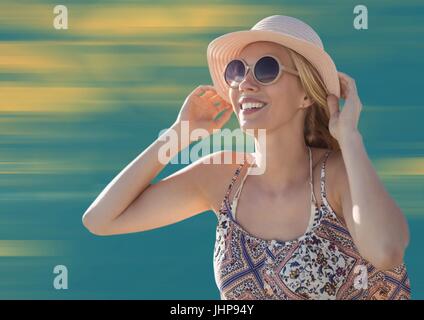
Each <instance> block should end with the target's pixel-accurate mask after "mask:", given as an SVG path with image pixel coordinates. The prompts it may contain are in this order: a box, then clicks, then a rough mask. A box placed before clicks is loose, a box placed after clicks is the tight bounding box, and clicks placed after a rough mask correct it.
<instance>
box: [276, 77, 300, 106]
mask: <svg viewBox="0 0 424 320" xmlns="http://www.w3.org/2000/svg"><path fill="white" fill-rule="evenodd" d="M270 89H271V88H270ZM270 94H271V95H272V100H273V102H274V105H278V106H279V109H280V110H281V111H283V112H290V113H291V112H293V111H295V110H296V109H297V107H298V104H299V97H300V96H301V88H299V85H298V84H297V82H296V81H295V80H292V79H290V80H287V79H286V81H283V80H282V81H281V82H279V83H278V84H277V85H276V86H275V87H273V88H272V92H270Z"/></svg>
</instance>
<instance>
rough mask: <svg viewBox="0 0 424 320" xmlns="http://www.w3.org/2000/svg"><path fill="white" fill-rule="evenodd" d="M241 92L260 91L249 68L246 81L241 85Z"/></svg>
mask: <svg viewBox="0 0 424 320" xmlns="http://www.w3.org/2000/svg"><path fill="white" fill-rule="evenodd" d="M239 90H240V91H247V90H250V91H255V90H258V84H257V83H256V80H255V78H254V77H253V74H252V70H251V69H250V68H249V69H248V70H247V74H246V76H245V77H244V79H243V80H242V81H241V82H240V83H239Z"/></svg>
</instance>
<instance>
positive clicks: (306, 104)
mask: <svg viewBox="0 0 424 320" xmlns="http://www.w3.org/2000/svg"><path fill="white" fill-rule="evenodd" d="M313 103H314V102H313V101H312V99H310V98H309V97H308V96H307V95H306V94H305V95H304V96H303V98H302V101H301V103H300V107H301V108H302V109H306V108H308V107H310V106H311V105H312V104H313Z"/></svg>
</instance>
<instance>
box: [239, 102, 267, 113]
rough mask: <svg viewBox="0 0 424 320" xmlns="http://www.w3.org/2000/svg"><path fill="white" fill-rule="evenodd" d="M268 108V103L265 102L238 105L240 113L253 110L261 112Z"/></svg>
mask: <svg viewBox="0 0 424 320" xmlns="http://www.w3.org/2000/svg"><path fill="white" fill-rule="evenodd" d="M266 106H268V103H265V102H255V103H253V102H248V103H242V104H239V107H240V110H241V111H255V110H261V109H263V108H265V107H266Z"/></svg>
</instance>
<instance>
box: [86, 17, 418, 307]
mask: <svg viewBox="0 0 424 320" xmlns="http://www.w3.org/2000/svg"><path fill="white" fill-rule="evenodd" d="M208 64H209V69H210V72H211V77H212V80H213V83H214V85H213V86H199V87H198V88H196V89H195V90H194V91H193V92H192V93H191V94H190V95H189V96H188V97H187V99H186V100H185V102H184V104H183V106H182V108H181V110H180V113H179V115H178V117H177V120H176V121H175V123H174V124H173V125H172V126H171V128H170V129H169V130H172V131H175V132H176V133H177V134H178V136H179V135H180V133H181V130H182V123H183V121H189V124H190V130H195V129H199V128H202V129H206V130H207V131H208V132H209V133H211V132H212V131H213V129H219V128H221V127H222V126H223V125H224V124H225V123H226V122H227V120H228V119H229V117H230V116H231V114H232V112H234V113H235V114H236V116H237V119H238V121H239V124H240V127H241V129H242V130H244V131H245V132H247V131H248V130H247V129H253V132H254V134H253V136H254V139H255V152H254V153H253V154H250V153H242V154H241V155H242V156H243V161H242V162H241V163H237V162H236V161H235V160H234V159H236V158H237V157H238V156H240V153H239V152H231V151H221V152H216V153H213V154H210V155H208V156H205V157H203V158H201V159H199V160H198V161H195V162H194V163H192V164H190V165H189V166H187V167H185V168H184V169H182V170H180V171H178V172H176V173H174V174H172V175H170V176H169V177H167V178H165V179H163V180H161V181H159V182H158V183H156V184H152V183H151V181H152V179H153V178H154V177H155V176H156V175H157V174H158V173H159V172H160V171H161V170H162V169H163V167H164V165H165V164H164V163H163V162H161V161H159V160H158V153H159V150H160V148H161V147H163V145H164V143H165V142H163V141H162V139H158V140H157V141H155V142H154V143H153V144H151V145H150V146H149V147H148V148H147V149H146V150H144V151H143V152H142V153H141V154H140V155H139V156H138V157H136V159H134V160H133V161H132V162H131V163H130V164H129V165H128V166H127V167H126V168H125V169H124V170H122V172H121V173H120V174H119V175H118V176H117V177H115V178H114V179H113V180H112V182H111V183H109V185H108V186H107V187H106V188H105V189H104V190H103V191H102V193H101V194H100V195H99V196H98V198H97V199H96V200H95V201H94V202H93V204H92V205H91V206H90V207H89V208H88V209H87V211H86V213H85V214H84V216H83V223H84V225H85V226H86V227H87V228H88V229H89V230H90V231H91V232H92V233H94V234H97V235H112V234H122V233H130V232H137V231H144V230H150V229H154V228H158V227H161V226H165V225H169V224H172V223H176V222H178V221H181V220H184V219H187V218H189V217H191V216H194V215H196V214H199V213H201V212H204V211H207V210H213V211H214V212H215V213H216V214H217V218H218V225H217V228H216V243H215V250H214V260H213V261H214V269H215V280H216V283H217V285H218V288H219V290H220V294H221V298H222V299H409V298H410V287H409V278H408V275H407V271H406V268H405V265H404V263H403V256H404V252H405V249H406V247H407V245H408V242H409V231H408V225H407V222H406V219H405V217H404V215H403V213H402V212H401V210H400V209H399V207H398V206H397V205H396V203H395V202H394V201H393V199H392V198H391V197H390V196H389V195H388V193H387V192H386V190H385V188H384V186H383V185H382V183H381V182H380V181H379V179H378V176H377V174H376V172H375V171H374V169H373V167H372V165H371V163H370V161H369V159H368V156H367V154H366V151H365V148H364V145H363V143H362V137H361V135H360V133H359V132H358V128H357V125H358V120H359V114H360V111H361V108H362V106H361V102H360V99H359V97H358V94H357V91H356V87H355V82H354V80H353V79H351V78H350V77H349V76H347V75H346V74H344V73H337V70H336V67H335V65H334V63H333V61H332V59H331V58H330V56H329V55H328V54H327V53H326V52H325V51H324V49H323V45H322V42H321V40H320V38H319V36H318V35H317V34H316V33H315V31H314V30H313V29H312V28H311V27H310V26H308V25H307V24H305V23H304V22H302V21H300V20H298V19H295V18H292V17H287V16H271V17H267V18H265V19H263V20H261V21H259V22H258V23H257V24H256V25H255V26H254V27H253V28H252V29H251V30H247V31H239V32H233V33H229V34H226V35H223V36H221V37H219V38H217V39H215V40H214V41H212V42H211V43H210V44H209V46H208ZM340 97H341V98H343V99H344V100H345V105H344V107H343V109H342V110H340V108H339V104H338V99H339V98H340ZM221 112H222V114H221V116H220V117H219V118H217V119H216V116H217V115H218V114H220V113H221ZM259 128H260V129H265V130H266V139H264V140H261V139H258V134H257V132H256V131H255V129H259ZM164 134H167V133H164ZM184 141H185V140H182V141H181V144H180V145H179V148H178V149H177V150H173V151H172V152H171V154H170V155H169V158H172V157H174V156H175V155H176V154H177V153H178V152H179V151H180V150H182V149H184V148H185V147H187V145H188V143H189V142H190V141H188V142H185V143H184ZM228 156H229V158H230V159H232V160H233V161H231V163H225V164H220V163H222V162H224V160H225V159H228V158H227V157H228ZM254 169H255V170H258V171H259V172H262V174H256V175H253V174H251V173H252V170H254ZM247 177H249V179H247ZM205 181H207V182H208V183H205ZM241 191H243V192H241ZM316 194H317V195H319V196H318V197H316V196H315V195H316ZM309 201H310V202H309ZM170 208H172V211H170ZM236 209H237V210H236Z"/></svg>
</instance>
